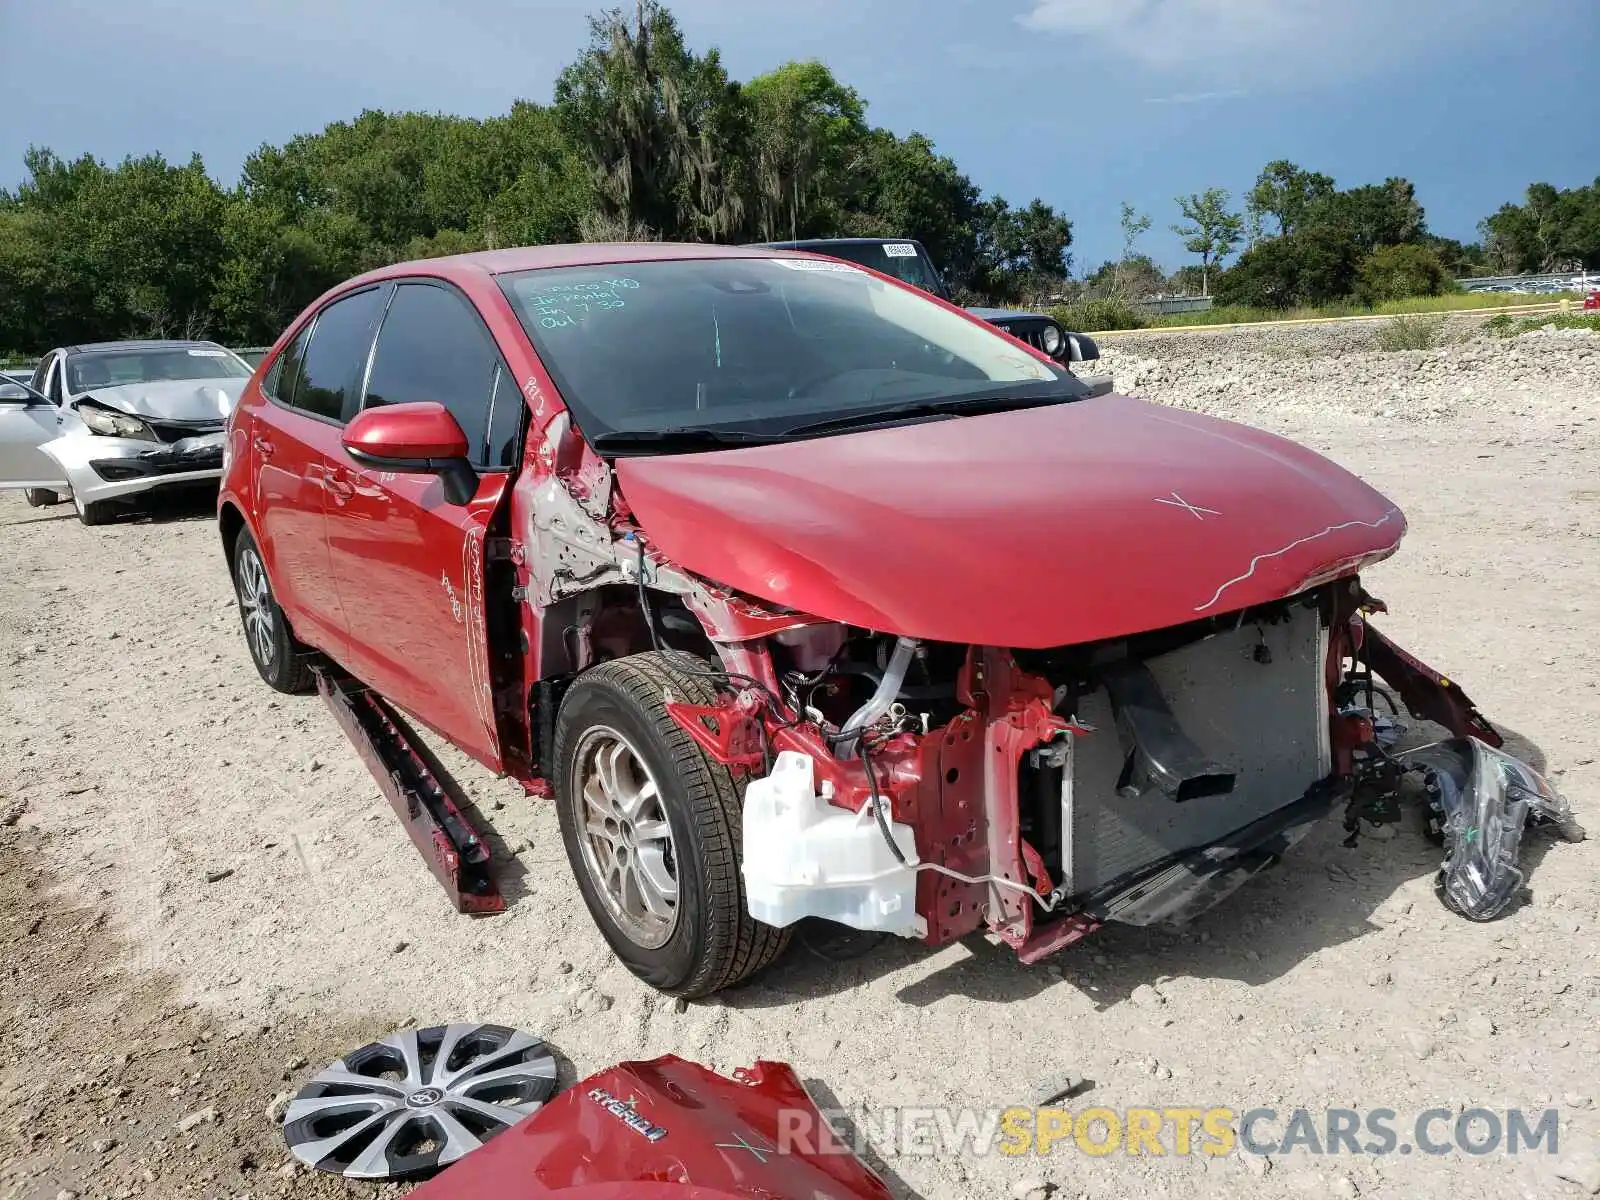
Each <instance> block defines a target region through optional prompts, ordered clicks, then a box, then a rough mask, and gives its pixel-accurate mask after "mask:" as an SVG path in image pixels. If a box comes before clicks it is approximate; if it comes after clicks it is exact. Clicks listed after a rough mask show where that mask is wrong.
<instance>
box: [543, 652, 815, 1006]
mask: <svg viewBox="0 0 1600 1200" xmlns="http://www.w3.org/2000/svg"><path fill="white" fill-rule="evenodd" d="M706 669H707V664H706V663H705V662H704V661H703V660H701V659H697V658H695V657H693V656H692V655H688V654H681V653H668V654H636V655H633V656H631V657H629V658H621V659H616V660H614V661H612V662H608V663H603V664H601V665H600V666H598V667H595V668H593V669H592V670H590V671H588V672H586V673H584V674H583V675H582V676H580V677H579V678H578V679H577V681H576V682H574V683H573V684H572V686H571V687H570V688H569V689H568V691H567V694H566V696H565V697H564V698H563V700H562V703H561V709H560V711H559V713H558V714H557V715H556V728H555V755H554V758H555V791H556V798H557V806H556V807H557V812H558V815H559V818H560V821H561V838H562V841H563V842H564V843H565V845H566V852H567V858H568V860H569V861H570V862H571V863H572V870H573V874H574V875H575V876H576V877H577V881H578V888H579V890H580V891H581V892H582V893H583V900H584V903H585V904H586V905H587V906H588V908H589V913H590V915H591V916H592V917H593V918H594V921H595V924H597V925H598V926H599V927H600V932H601V933H602V934H604V935H605V939H606V941H607V942H609V943H610V945H611V948H612V950H613V951H615V952H616V955H617V957H618V958H620V959H621V960H622V962H623V964H624V965H626V966H627V968H628V969H629V970H630V971H632V972H633V973H634V974H635V975H637V976H638V977H639V978H640V979H642V980H644V981H645V982H646V983H648V984H649V985H650V986H651V987H654V988H656V989H657V990H659V991H662V992H666V993H668V994H669V995H674V996H684V997H695V996H705V995H709V994H710V993H712V992H717V991H721V990H722V989H724V988H728V987H732V986H733V985H734V984H736V983H738V982H740V981H741V980H743V979H745V978H747V977H748V976H750V975H753V974H754V973H755V972H757V971H759V970H761V969H762V968H763V967H765V966H766V965H767V964H768V963H770V962H771V961H772V960H773V959H774V958H776V957H777V956H778V954H779V953H780V952H781V951H782V950H783V947H784V945H785V944H786V943H787V941H788V933H787V931H786V930H781V929H774V928H773V927H771V926H770V925H763V924H762V923H761V922H759V921H757V920H755V919H754V918H753V917H751V916H750V914H749V910H748V909H747V908H746V905H745V892H744V881H743V879H742V878H741V877H740V874H739V839H740V830H741V827H742V807H741V799H740V793H739V787H738V785H737V784H736V783H735V781H734V778H733V775H732V773H731V772H730V771H729V770H728V768H727V767H724V766H722V765H721V764H719V763H716V762H714V761H712V760H711V759H709V758H708V757H706V755H705V754H704V753H703V752H702V751H701V749H700V747H699V746H697V745H696V744H695V742H694V740H693V739H692V738H690V737H689V735H688V734H686V733H685V732H684V731H683V730H682V729H681V728H680V727H679V725H678V723H677V722H676V721H674V720H673V719H672V718H671V717H670V716H668V715H667V711H666V708H665V704H664V693H665V691H666V690H667V689H668V688H670V689H671V690H672V692H673V693H674V694H676V695H678V696H681V697H683V698H684V700H686V701H687V702H688V703H690V704H712V703H715V701H716V693H715V691H714V689H713V688H712V687H711V684H710V682H709V681H708V680H707V679H706V677H705V675H704V674H703V672H704V671H705V670H706Z"/></svg>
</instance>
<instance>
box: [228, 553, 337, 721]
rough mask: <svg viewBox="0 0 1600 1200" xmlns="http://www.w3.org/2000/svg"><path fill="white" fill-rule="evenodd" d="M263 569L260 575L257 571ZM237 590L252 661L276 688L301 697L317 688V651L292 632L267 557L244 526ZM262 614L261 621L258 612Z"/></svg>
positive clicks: (237, 556)
mask: <svg viewBox="0 0 1600 1200" xmlns="http://www.w3.org/2000/svg"><path fill="white" fill-rule="evenodd" d="M258 572H259V575H258V574H257V573H258ZM233 593H234V596H235V597H236V598H237V600H238V601H239V623H240V625H242V626H243V628H244V644H245V646H246V648H247V649H248V650H249V651H250V661H251V662H253V663H255V665H256V670H257V671H258V672H259V673H260V675H261V678H262V679H263V680H265V681H266V684H267V686H268V687H270V688H271V689H272V690H273V691H276V692H283V693H284V694H285V695H290V696H297V695H301V694H303V693H305V692H309V691H311V690H312V689H313V688H315V687H316V683H317V681H316V676H314V675H313V674H312V673H311V663H312V661H313V653H312V652H311V651H310V650H308V649H307V648H306V647H305V646H304V645H302V644H301V643H300V642H299V641H298V640H297V639H296V638H295V636H294V634H293V633H291V632H290V631H289V622H288V621H287V620H285V619H284V615H283V610H282V609H281V608H279V607H278V600H277V597H275V596H274V595H273V594H272V581H271V579H270V578H269V577H268V575H267V564H266V560H264V559H263V558H262V557H261V550H260V547H258V546H257V545H256V540H255V538H253V537H251V536H250V531H249V530H246V529H241V530H240V531H239V536H238V538H237V539H236V540H235V541H234V544H233ZM257 612H259V613H260V614H261V617H260V620H259V621H258V620H257V619H256V617H255V615H254V614H255V613H257Z"/></svg>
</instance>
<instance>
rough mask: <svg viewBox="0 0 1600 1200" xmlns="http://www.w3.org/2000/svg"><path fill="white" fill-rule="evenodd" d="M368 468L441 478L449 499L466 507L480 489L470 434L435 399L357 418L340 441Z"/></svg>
mask: <svg viewBox="0 0 1600 1200" xmlns="http://www.w3.org/2000/svg"><path fill="white" fill-rule="evenodd" d="M340 441H341V442H342V443H343V445H344V449H345V453H346V454H348V455H349V456H350V457H351V458H353V459H355V461H356V462H358V463H360V464H361V465H362V466H366V467H373V468H376V469H378V470H381V471H396V472H399V473H401V474H409V475H437V476H438V477H439V482H440V483H441V484H443V485H444V498H445V499H446V500H448V501H449V502H450V503H451V504H465V503H467V501H469V500H471V499H472V497H473V495H474V494H475V493H476V492H477V490H478V473H477V472H476V471H474V470H473V469H472V462H471V460H470V459H469V458H468V455H467V435H466V434H465V433H463V432H462V431H461V426H460V425H458V424H457V423H456V419H455V418H454V417H453V416H451V415H450V410H449V409H447V408H446V407H445V406H444V405H442V404H439V403H436V402H435V401H432V400H420V401H416V402H414V403H410V404H386V405H383V406H382V407H379V408H368V409H364V410H363V411H361V412H359V413H357V414H356V417H355V419H354V420H353V421H351V422H350V424H348V425H346V426H345V428H344V435H343V437H342V438H341V439H340Z"/></svg>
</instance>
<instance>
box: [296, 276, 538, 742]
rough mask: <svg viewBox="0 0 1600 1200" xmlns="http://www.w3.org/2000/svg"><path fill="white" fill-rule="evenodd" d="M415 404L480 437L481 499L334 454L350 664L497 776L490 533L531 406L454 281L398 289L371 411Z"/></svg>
mask: <svg viewBox="0 0 1600 1200" xmlns="http://www.w3.org/2000/svg"><path fill="white" fill-rule="evenodd" d="M413 400H433V401H437V402H438V403H441V404H443V405H444V406H445V407H446V408H448V409H449V410H450V411H451V413H452V414H453V415H454V416H455V418H456V420H457V422H458V423H460V425H461V427H462V429H463V430H464V431H465V432H466V433H467V436H468V440H469V444H470V445H472V447H473V458H474V466H476V467H477V468H478V470H479V472H480V480H479V484H478V490H477V494H476V495H475V496H474V497H473V499H472V500H471V501H469V502H468V503H467V504H465V505H455V504H451V503H450V502H449V501H448V500H446V499H445V497H444V487H443V485H442V484H441V483H440V481H439V480H438V479H436V478H434V477H433V476H429V475H404V474H393V473H390V472H380V471H377V470H374V469H372V468H368V467H364V466H361V465H359V464H357V463H356V462H355V461H354V460H352V459H351V458H350V457H349V455H347V454H345V453H344V451H343V450H342V449H338V450H335V451H334V452H333V453H332V454H331V455H330V460H331V463H330V465H331V473H330V477H329V482H328V503H327V507H326V510H325V511H326V520H327V529H328V548H329V555H330V558H331V560H332V563H333V572H334V578H335V580H336V581H337V585H338V589H339V596H340V600H341V603H342V606H343V611H344V617H345V630H346V634H347V646H348V649H347V652H346V658H345V662H346V665H347V666H348V667H349V668H350V670H351V671H352V672H354V673H355V674H356V675H357V676H358V677H359V678H360V679H361V680H362V681H363V682H365V683H367V684H368V685H369V686H371V687H373V688H375V689H376V690H377V691H379V692H380V693H382V694H383V695H384V696H385V697H386V698H387V699H389V700H390V701H392V702H393V703H395V704H397V705H398V706H399V707H400V708H402V709H404V710H405V711H406V712H408V713H410V714H412V715H413V716H415V717H416V718H417V719H418V720H420V721H422V722H423V723H424V724H426V725H428V726H431V727H432V728H433V729H435V730H437V731H438V732H439V733H441V734H443V735H444V736H445V737H447V738H449V739H450V741H451V742H453V743H454V744H455V745H457V746H458V747H460V748H461V749H462V750H464V751H466V752H467V753H468V754H470V755H472V756H473V757H474V758H476V759H478V760H479V761H480V762H482V763H484V764H485V765H486V766H488V767H490V768H491V769H493V770H496V771H498V770H502V769H503V759H502V757H501V747H500V740H499V737H498V735H497V733H496V728H495V718H494V705H493V696H492V693H491V689H490V674H489V634H488V629H487V625H486V609H485V597H484V568H483V554H484V536H485V530H486V528H487V526H488V523H489V520H490V518H491V517H492V516H493V514H494V512H495V510H496V509H497V507H498V506H499V504H500V502H501V499H502V498H503V497H504V495H505V494H506V490H507V486H506V485H507V481H508V478H509V475H508V470H507V468H509V467H510V466H511V465H512V464H513V462H514V444H515V430H516V428H517V426H518V425H519V423H520V420H521V415H522V399H521V396H520V395H519V394H518V392H517V390H516V387H515V385H514V383H513V382H512V380H511V378H510V376H509V373H508V372H507V371H506V370H505V369H504V366H503V364H502V361H501V357H500V354H499V351H498V349H497V348H496V346H495V343H494V341H493V339H492V338H491V337H490V336H489V333H488V331H487V329H486V328H485V327H484V325H483V322H482V321H481V319H480V318H479V317H478V315H477V313H476V311H475V310H474V309H473V307H472V305H471V303H470V302H469V301H468V300H467V299H466V298H465V297H463V296H462V295H460V294H459V293H457V292H456V291H454V290H453V289H451V288H449V287H446V286H444V285H442V284H437V283H425V282H421V281H418V282H402V283H400V284H399V285H398V286H397V287H396V288H395V290H394V294H393V296H392V298H391V299H390V301H389V304H388V308H387V312H386V313H385V315H384V318H383V324H382V326H381V327H380V329H379V333H378V342H377V347H376V349H375V351H374V353H373V359H372V366H371V369H370V371H369V373H368V377H367V384H366V387H365V390H364V395H363V399H362V405H361V406H362V407H373V406H376V405H381V404H394V403H402V402H406V401H413ZM508 430H509V431H511V432H510V433H509V435H508V433H507V431H508Z"/></svg>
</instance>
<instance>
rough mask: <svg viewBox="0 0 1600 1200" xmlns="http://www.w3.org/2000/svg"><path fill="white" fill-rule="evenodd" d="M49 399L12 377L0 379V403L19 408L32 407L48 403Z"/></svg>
mask: <svg viewBox="0 0 1600 1200" xmlns="http://www.w3.org/2000/svg"><path fill="white" fill-rule="evenodd" d="M49 403H50V401H49V399H48V398H47V397H45V396H44V395H43V394H41V393H39V392H36V391H34V390H33V389H32V388H31V387H29V386H28V385H27V384H25V383H22V382H19V381H17V380H12V379H0V404H11V405H16V406H17V407H19V408H33V407H35V406H36V405H48V404H49Z"/></svg>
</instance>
